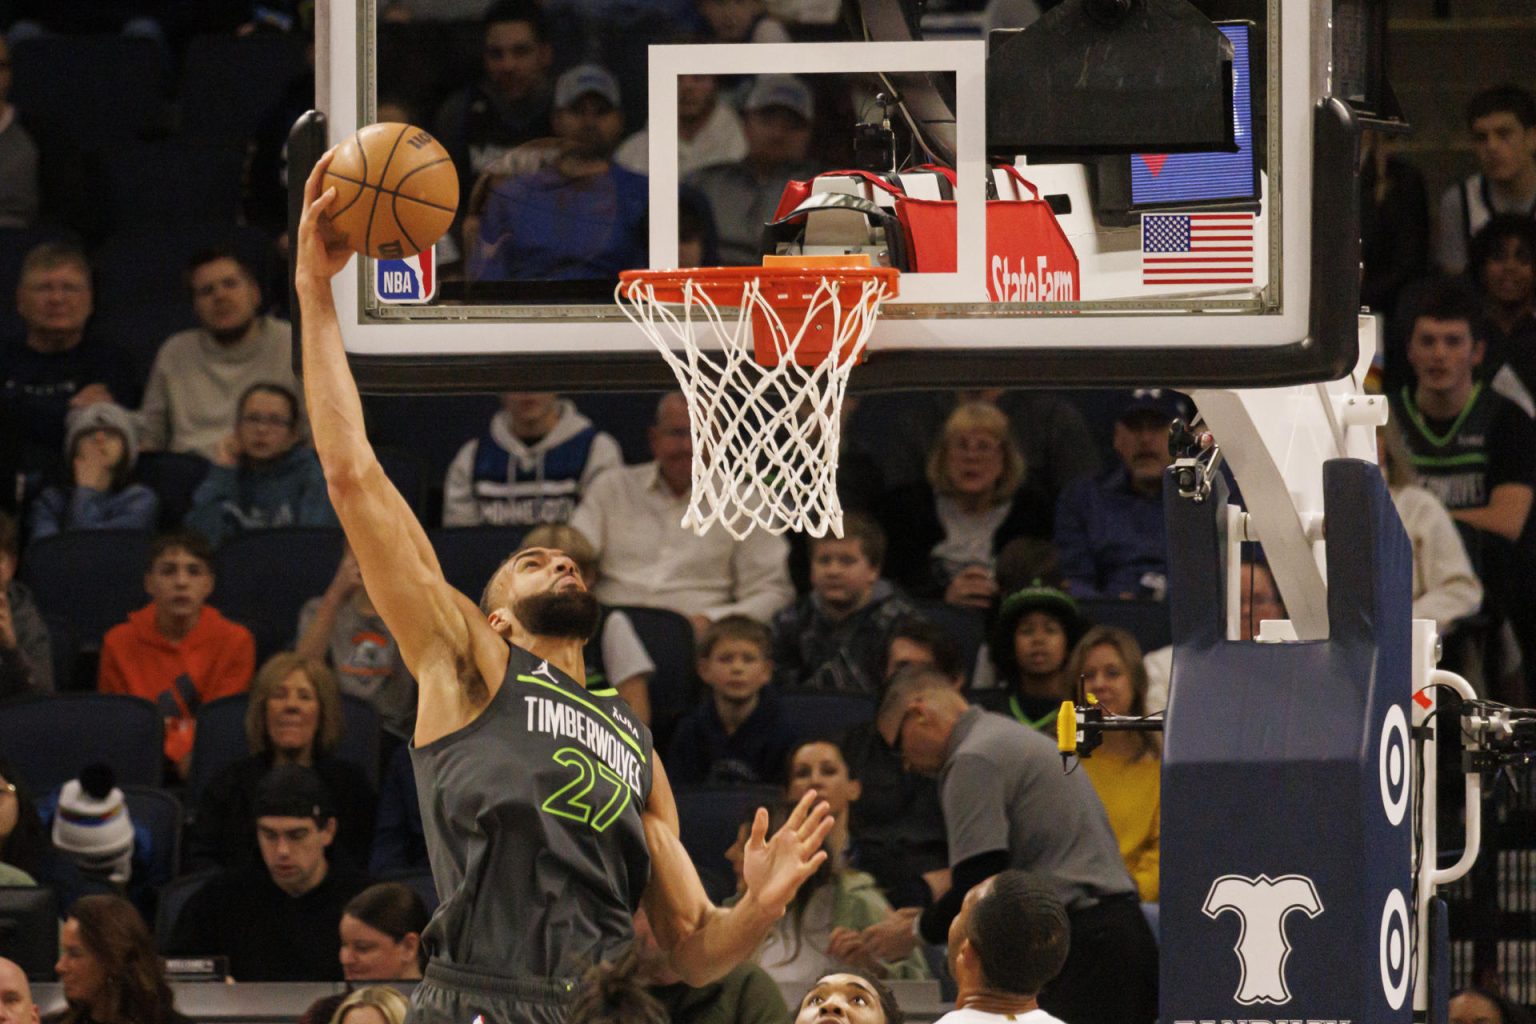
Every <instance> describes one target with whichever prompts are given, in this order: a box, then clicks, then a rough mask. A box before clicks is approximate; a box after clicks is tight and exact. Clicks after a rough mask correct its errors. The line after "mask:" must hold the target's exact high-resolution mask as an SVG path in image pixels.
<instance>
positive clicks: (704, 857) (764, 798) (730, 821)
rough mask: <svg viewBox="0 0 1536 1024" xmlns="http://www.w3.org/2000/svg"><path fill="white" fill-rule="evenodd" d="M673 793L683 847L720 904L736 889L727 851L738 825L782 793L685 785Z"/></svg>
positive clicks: (763, 788) (773, 789) (760, 788)
mask: <svg viewBox="0 0 1536 1024" xmlns="http://www.w3.org/2000/svg"><path fill="white" fill-rule="evenodd" d="M674 795H675V796H676V797H677V817H678V822H679V824H680V825H681V829H682V840H683V849H685V850H687V851H688V856H689V857H690V858H692V860H693V866H694V867H696V868H698V870H699V878H700V879H701V880H702V881H703V882H704V891H705V892H707V893H709V898H710V899H711V900H714V901H715V902H717V903H718V902H720V901H721V900H723V899H726V898H727V897H729V896H731V895H732V894H733V893H735V892H736V875H735V873H734V872H733V871H732V869H731V863H730V861H728V860H726V859H725V851H726V850H728V849H730V848H731V844H732V843H734V842H736V834H737V828H738V827H739V826H740V825H741V823H742V821H743V820H745V819H746V816H747V815H748V814H749V813H751V811H752V808H754V807H767V806H769V805H771V804H773V803H774V802H775V801H777V800H780V799H782V797H783V794H782V793H781V792H780V791H779V790H778V788H777V787H774V786H739V787H715V786H704V787H693V786H683V787H679V788H678V789H677V790H676V791H675V793H674Z"/></svg>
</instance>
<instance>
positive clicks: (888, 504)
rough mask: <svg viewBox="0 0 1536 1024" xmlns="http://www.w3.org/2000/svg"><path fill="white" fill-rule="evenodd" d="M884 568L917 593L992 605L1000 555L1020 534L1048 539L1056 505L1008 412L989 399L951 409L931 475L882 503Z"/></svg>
mask: <svg viewBox="0 0 1536 1024" xmlns="http://www.w3.org/2000/svg"><path fill="white" fill-rule="evenodd" d="M880 506H881V525H882V526H884V527H885V532H886V539H887V545H886V560H885V574H886V575H887V576H888V577H890V578H891V579H892V580H895V581H896V582H897V583H899V584H901V586H902V587H903V588H904V589H905V590H906V591H907V592H908V593H910V594H911V595H912V596H914V597H920V598H943V599H944V600H945V601H946V602H948V603H950V604H953V605H959V606H962V607H971V608H982V609H987V608H990V607H991V606H992V604H993V602H994V601H995V599H996V597H997V581H996V576H995V566H996V561H997V554H998V551H1000V550H1001V549H1002V547H1003V545H1005V544H1007V543H1008V542H1009V541H1010V540H1013V539H1014V538H1016V537H1040V538H1048V537H1050V535H1051V523H1052V516H1053V512H1054V509H1053V508H1052V504H1051V501H1050V499H1049V496H1048V495H1046V494H1045V493H1044V491H1043V490H1041V489H1040V488H1039V487H1037V486H1035V484H1034V483H1033V482H1032V481H1031V480H1030V479H1029V473H1028V467H1027V466H1026V465H1025V464H1024V455H1023V453H1022V452H1021V451H1020V449H1019V446H1018V443H1017V442H1016V441H1015V440H1014V437H1013V430H1012V427H1011V426H1010V424H1009V422H1008V417H1007V416H1006V415H1004V414H1003V412H1002V410H1000V409H998V408H997V406H995V405H992V404H991V403H990V402H965V403H963V404H962V405H960V406H959V407H957V408H956V409H955V411H954V412H952V413H950V415H949V419H948V420H946V421H945V423H944V430H943V432H942V433H941V434H940V436H939V439H938V440H937V441H936V442H935V443H934V446H933V449H932V450H931V451H930V452H929V454H928V472H927V479H926V480H925V481H922V482H920V483H916V484H911V485H908V486H906V487H900V488H897V489H896V490H893V491H890V492H888V493H887V494H886V495H885V498H884V499H883V500H882V501H881V503H880Z"/></svg>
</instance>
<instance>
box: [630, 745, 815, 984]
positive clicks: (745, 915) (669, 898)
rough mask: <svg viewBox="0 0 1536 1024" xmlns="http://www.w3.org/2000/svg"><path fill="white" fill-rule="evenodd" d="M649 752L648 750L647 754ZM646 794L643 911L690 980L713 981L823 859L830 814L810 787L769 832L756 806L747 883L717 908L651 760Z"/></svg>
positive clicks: (751, 946) (752, 948) (749, 950)
mask: <svg viewBox="0 0 1536 1024" xmlns="http://www.w3.org/2000/svg"><path fill="white" fill-rule="evenodd" d="M653 756H654V755H653ZM654 769H655V770H654V775H653V777H652V780H651V796H650V799H649V800H648V801H647V803H646V805H645V811H644V812H643V813H642V815H641V818H642V820H643V821H644V823H645V840H646V844H647V845H648V846H649V847H650V852H651V881H650V884H649V885H648V886H646V890H645V912H646V916H647V917H649V918H650V922H651V929H652V930H653V931H654V932H655V933H656V941H657V942H658V943H660V945H661V948H662V949H664V950H666V951H667V952H668V953H669V954H670V955H671V958H672V967H673V969H674V970H676V971H677V973H678V975H679V976H681V977H682V979H683V981H685V982H687V983H688V984H689V985H693V986H694V987H698V986H700V985H706V984H708V983H709V982H711V981H714V980H716V979H718V978H720V977H722V976H724V975H725V974H726V973H727V972H729V971H730V970H731V968H733V967H735V966H736V965H737V964H739V963H741V962H742V961H743V960H745V959H746V958H747V957H749V956H751V955H752V954H753V953H754V952H756V951H757V947H758V946H759V945H760V944H761V943H762V941H763V937H764V936H766V935H767V934H768V931H769V929H771V928H772V927H773V925H774V922H776V921H778V919H779V918H781V917H783V916H784V908H785V907H787V906H788V905H789V902H790V900H792V899H794V896H795V893H796V892H798V891H799V889H800V886H801V885H802V884H804V883H805V881H806V880H807V879H808V878H810V877H811V876H812V875H814V874H815V873H816V869H817V868H818V867H820V866H821V864H822V862H823V861H824V860H826V859H827V852H826V850H824V849H823V848H822V847H823V845H824V844H825V842H826V838H827V833H828V832H830V831H831V830H832V813H831V808H830V807H828V805H827V804H826V802H825V801H822V802H817V797H816V791H815V790H811V791H810V792H807V793H806V794H805V795H804V796H803V797H801V798H800V802H799V803H798V804H797V805H795V809H794V812H793V813H792V814H790V816H789V820H788V821H787V822H786V823H785V824H784V827H783V828H781V829H779V831H778V832H776V833H774V835H773V838H772V839H769V838H767V835H768V812H767V811H766V810H765V809H763V808H758V811H757V817H756V818H755V819H754V820H753V822H752V835H751V838H750V839H748V841H747V846H746V850H745V852H744V854H743V863H742V873H743V875H744V877H745V879H746V884H747V888H746V891H745V892H744V893H742V895H741V899H740V900H738V901H737V902H736V903H735V904H734V905H733V906H730V907H717V906H715V905H714V904H713V903H711V902H710V900H709V896H708V895H706V894H705V892H704V883H703V882H701V881H700V880H699V872H698V869H697V868H695V867H694V866H693V860H692V859H691V858H690V857H689V856H688V851H687V850H685V849H683V843H682V840H681V839H680V838H679V826H678V818H677V800H676V799H675V798H674V797H673V795H672V784H671V783H670V782H668V781H667V773H666V770H665V769H664V768H662V766H661V759H660V758H659V757H657V758H655V762H654Z"/></svg>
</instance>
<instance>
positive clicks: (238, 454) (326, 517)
mask: <svg viewBox="0 0 1536 1024" xmlns="http://www.w3.org/2000/svg"><path fill="white" fill-rule="evenodd" d="M236 409H237V410H238V412H237V414H236V417H235V429H234V430H233V431H232V432H231V433H230V434H229V435H227V436H226V437H225V438H224V440H223V441H221V442H220V443H219V446H218V449H217V450H216V451H215V452H214V457H213V467H212V468H211V469H210V470H209V471H208V476H207V477H205V478H204V479H203V482H202V483H201V484H200V485H199V486H198V488H197V490H196V492H194V493H193V495H192V510H191V511H190V512H188V513H187V518H186V525H187V526H189V527H191V528H192V529H194V530H197V531H198V532H199V533H201V534H202V535H203V536H205V537H207V538H208V541H209V543H211V544H215V545H217V544H221V543H223V542H224V541H226V540H229V539H230V538H231V537H234V536H237V535H238V534H241V533H244V532H246V531H247V530H261V529H268V528H270V527H274V526H338V525H339V524H338V523H337V520H336V513H335V511H334V510H333V509H332V508H331V501H330V498H329V497H328V496H327V494H326V490H325V478H324V477H323V476H322V475H321V472H320V462H319V460H317V459H316V458H315V452H314V449H313V448H311V447H309V446H308V445H307V444H300V441H301V440H302V436H303V435H302V432H301V429H300V425H299V402H298V397H297V396H296V395H294V393H293V392H292V391H290V390H289V389H288V388H286V387H284V386H282V385H281V384H268V383H263V384H252V385H251V386H250V387H249V388H247V389H246V390H245V393H244V394H242V395H241V396H240V402H239V404H238V405H237V406H236Z"/></svg>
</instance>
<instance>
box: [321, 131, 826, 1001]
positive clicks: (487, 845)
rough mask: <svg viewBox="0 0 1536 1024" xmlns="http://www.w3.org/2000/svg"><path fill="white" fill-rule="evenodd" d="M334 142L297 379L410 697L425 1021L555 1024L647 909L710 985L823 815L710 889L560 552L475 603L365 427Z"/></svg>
mask: <svg viewBox="0 0 1536 1024" xmlns="http://www.w3.org/2000/svg"><path fill="white" fill-rule="evenodd" d="M330 159H331V154H329V153H328V154H326V155H325V156H324V157H322V158H321V160H320V162H319V164H318V165H317V166H316V167H315V170H314V173H313V174H311V175H310V177H309V181H308V183H307V184H306V186H305V209H304V214H303V218H302V219H301V221H300V223H299V230H298V240H297V245H296V247H295V251H296V260H297V267H296V271H297V275H296V288H297V292H298V296H299V305H300V309H301V310H302V313H303V331H302V335H303V338H302V345H303V360H304V363H303V373H304V390H305V395H306V397H307V399H308V403H309V407H310V426H311V428H312V430H313V432H314V440H315V448H316V450H317V451H318V452H319V455H320V462H321V465H322V466H323V467H324V469H325V477H326V483H327V485H328V487H329V490H330V496H331V502H332V504H333V505H334V506H335V508H336V514H337V515H338V516H339V517H340V519H341V524H342V527H343V529H344V530H345V531H346V534H347V539H348V541H349V542H350V543H351V546H352V550H353V552H354V553H355V554H356V556H357V561H358V565H359V567H360V568H361V569H362V574H363V582H364V584H365V585H366V586H367V588H368V595H369V597H370V598H372V600H373V603H374V605H375V606H376V607H377V608H378V611H379V614H380V615H381V616H382V617H383V619H384V621H385V623H386V624H388V626H389V629H390V632H391V633H392V634H394V637H395V639H396V641H398V643H399V645H400V653H401V655H402V656H403V658H404V659H405V664H406V666H407V667H408V668H409V669H410V671H411V674H412V675H413V676H415V678H416V681H417V683H418V685H419V689H420V696H419V704H418V710H417V719H416V733H415V737H414V741H413V744H412V750H411V754H412V757H413V760H414V762H415V767H416V782H417V788H418V791H419V793H420V795H421V809H422V824H423V826H424V828H425V831H426V839H427V847H428V853H429V854H430V856H431V860H432V871H433V879H434V881H435V882H436V885H437V891H438V892H439V893H440V894H441V895H442V905H441V906H440V907H439V908H438V911H437V913H436V914H435V915H434V916H433V918H432V922H431V923H430V924H429V925H428V926H427V930H426V932H425V933H424V935H423V939H424V942H425V944H426V946H427V949H428V952H429V953H430V954H431V959H430V961H429V963H428V965H427V969H426V976H425V980H424V981H423V982H422V983H421V984H420V985H419V986H417V988H416V992H415V995H414V997H413V1002H414V1010H413V1015H412V1021H413V1022H414V1024H469V1022H470V1021H473V1020H476V1018H477V1017H479V1018H483V1019H484V1021H485V1024H524V1022H527V1024H559V1022H563V1021H564V1020H565V1013H564V1004H565V1003H566V1002H567V1001H568V999H569V996H570V994H571V992H572V990H573V988H574V981H573V980H574V978H575V977H576V976H577V975H579V974H580V972H581V969H582V967H583V966H585V965H587V964H590V963H593V962H598V961H604V960H608V959H611V958H612V957H613V956H614V955H616V950H617V948H618V947H620V946H622V945H624V944H625V943H627V942H628V941H629V940H630V938H631V935H632V924H631V915H632V913H633V912H634V910H635V909H636V908H637V907H638V906H640V905H642V904H643V905H644V907H645V909H646V913H647V916H648V917H649V918H650V921H651V926H652V928H653V930H654V931H655V933H656V936H657V939H658V940H659V942H660V944H661V946H662V948H663V949H665V950H666V951H667V952H668V954H669V955H670V957H671V960H672V965H673V967H674V968H675V969H676V971H677V973H678V974H679V975H680V976H681V977H682V978H683V979H684V980H685V981H687V982H689V983H691V984H694V985H700V984H704V983H706V982H708V981H710V980H713V979H715V978H718V977H720V976H722V975H724V974H725V973H726V972H727V971H729V970H730V969H731V968H732V967H733V966H734V965H735V964H737V963H738V962H740V961H741V960H743V959H744V958H746V957H747V956H748V955H749V954H751V953H752V952H753V951H754V950H755V949H756V948H757V945H758V943H759V942H760V941H761V939H762V938H763V936H764V935H766V934H767V932H768V930H769V928H770V927H771V926H772V925H773V923H774V922H775V921H776V920H777V919H778V918H779V917H780V916H782V915H783V913H784V908H785V906H786V905H787V904H788V902H789V901H790V899H791V898H793V896H794V894H795V892H796V890H798V889H799V888H800V885H801V883H802V882H804V881H805V880H806V879H808V878H809V877H810V876H811V875H812V874H814V873H815V871H816V869H817V867H819V866H820V865H821V863H822V861H823V860H824V859H825V857H826V855H825V853H823V852H821V845H822V841H823V840H824V839H825V838H826V836H827V833H828V831H829V830H830V829H831V827H832V818H831V817H830V815H829V808H828V807H827V805H826V803H824V802H822V803H818V802H816V798H815V794H814V792H813V793H808V794H807V795H806V798H805V799H802V800H801V801H800V803H799V804H798V805H797V807H796V808H795V812H794V814H793V816H791V818H790V820H789V822H788V824H787V825H786V826H785V827H784V828H783V829H781V830H780V831H779V832H777V833H776V834H775V835H774V836H773V838H772V839H771V840H769V839H767V838H766V836H767V828H768V816H767V812H766V811H762V810H760V811H759V812H758V816H757V820H756V823H755V824H754V827H753V831H752V838H751V841H750V843H749V844H748V847H747V850H746V864H745V872H746V883H747V889H746V893H745V895H744V896H743V897H742V899H741V900H740V902H739V903H737V904H736V905H735V906H733V907H730V908H729V909H725V908H719V907H715V906H713V905H712V904H711V903H710V902H709V900H708V898H707V897H706V896H705V894H704V889H703V886H702V884H701V883H700V881H699V876H698V872H697V871H696V870H695V868H694V866H693V863H692V861H690V860H689V858H688V854H687V853H686V852H685V851H684V849H683V847H682V843H681V842H680V840H679V838H678V817H677V804H676V802H675V800H674V799H673V796H672V787H671V786H670V784H669V783H668V782H667V774H666V771H665V770H664V769H663V768H662V765H661V761H660V760H659V759H658V758H657V757H656V755H655V752H654V751H653V750H652V747H651V736H650V732H649V730H647V729H646V728H645V726H643V725H642V724H640V723H639V722H638V721H637V720H636V719H635V717H634V716H633V715H632V714H631V713H630V712H629V709H628V706H627V705H626V704H624V702H623V701H622V700H620V699H619V698H618V695H617V694H616V693H615V692H614V691H613V690H596V691H588V690H587V689H586V687H585V680H586V675H585V670H584V668H583V663H582V654H581V649H582V645H583V643H584V642H585V641H586V639H587V637H588V635H589V634H590V633H591V632H592V629H593V627H594V626H595V624H596V615H597V604H596V600H595V598H593V596H592V595H591V594H589V593H588V592H587V589H586V586H585V585H584V584H583V583H582V579H581V574H580V573H579V572H578V571H577V568H576V565H575V563H574V562H573V561H572V560H571V559H570V558H569V557H567V556H566V554H565V553H564V552H561V551H557V550H552V549H548V548H528V549H525V550H522V551H519V552H517V553H516V554H515V555H514V556H513V557H511V558H509V559H508V560H507V561H506V562H505V563H504V564H503V565H502V566H501V567H500V568H499V569H498V570H497V571H496V573H495V574H494V575H493V576H492V578H491V580H490V582H488V583H487V584H486V587H485V594H484V596H483V597H482V598H481V602H480V606H479V607H476V605H475V603H474V602H473V601H471V600H469V598H467V597H465V596H464V595H463V594H460V593H458V592H457V591H455V590H454V589H453V588H452V587H450V586H449V585H448V583H447V582H446V581H445V580H444V578H443V572H442V569H441V568H440V567H439V565H438V561H437V556H436V555H435V554H434V553H433V551H432V547H431V545H430V544H429V543H428V541H427V537H426V534H425V533H424V532H423V531H422V529H421V527H420V525H419V524H418V523H417V522H416V519H415V517H414V516H413V515H412V513H411V510H410V508H409V507H408V506H407V505H406V503H405V501H404V499H402V498H401V496H400V494H399V493H398V492H397V491H396V490H395V488H394V487H393V486H392V485H391V484H390V482H389V481H388V479H386V478H385V476H384V471H383V470H382V469H381V468H380V466H379V462H378V460H377V458H375V456H374V453H373V449H372V447H371V446H370V445H369V443H368V439H367V437H366V436H365V435H364V432H363V411H362V405H361V403H360V401H359V399H358V393H357V386H356V384H355V383H354V381H353V380H352V376H351V372H350V370H349V369H348V366H347V360H346V354H345V352H344V351H343V348H342V341H341V329H340V325H339V323H338V321H337V317H336V307H335V304H334V300H333V297H332V294H331V283H330V279H331V278H332V277H333V276H334V275H335V274H337V273H338V272H339V271H341V270H342V268H343V267H345V266H346V265H347V263H348V262H349V261H350V259H351V255H352V254H351V252H350V251H349V250H347V249H345V248H343V247H342V246H341V245H339V244H338V243H337V241H336V238H335V236H334V234H333V233H332V232H331V231H330V229H329V224H328V222H327V220H326V211H327V209H328V208H329V206H330V205H331V204H332V202H333V201H334V199H335V191H334V190H333V189H331V190H323V189H322V187H321V181H322V176H323V174H324V172H325V168H326V166H327V165H328V164H329V162H330Z"/></svg>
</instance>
